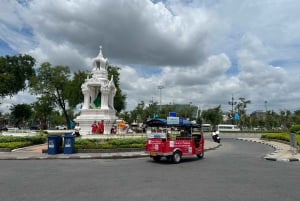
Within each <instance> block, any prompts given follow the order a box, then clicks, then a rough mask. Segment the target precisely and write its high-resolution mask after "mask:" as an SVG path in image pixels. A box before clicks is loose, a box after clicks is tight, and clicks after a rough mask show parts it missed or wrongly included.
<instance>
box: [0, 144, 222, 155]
mask: <svg viewBox="0 0 300 201" xmlns="http://www.w3.org/2000/svg"><path fill="white" fill-rule="evenodd" d="M47 146H48V145H47V144H43V145H38V146H31V147H26V148H22V149H17V150H13V151H12V152H0V160H44V159H121V158H139V157H149V154H147V153H145V152H144V151H140V152H115V153H74V154H63V153H60V154H55V155H49V154H47V153H42V150H43V149H47ZM219 146H221V145H220V144H218V143H215V142H212V141H210V140H206V141H205V151H208V150H213V149H216V148H218V147H219Z"/></svg>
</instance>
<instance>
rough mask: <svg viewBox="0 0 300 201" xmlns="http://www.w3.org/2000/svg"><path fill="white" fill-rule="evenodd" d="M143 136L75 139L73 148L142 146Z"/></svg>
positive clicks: (143, 144)
mask: <svg viewBox="0 0 300 201" xmlns="http://www.w3.org/2000/svg"><path fill="white" fill-rule="evenodd" d="M145 144H146V139H145V138H126V139H125V138H124V139H107V140H100V139H76V140H75V149H115V148H144V147H145Z"/></svg>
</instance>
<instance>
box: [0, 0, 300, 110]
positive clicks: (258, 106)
mask: <svg viewBox="0 0 300 201" xmlns="http://www.w3.org/2000/svg"><path fill="white" fill-rule="evenodd" d="M18 2H22V3H18ZM0 3H1V7H0V55H13V54H19V53H20V54H30V55H32V56H33V57H34V58H35V59H36V60H37V61H38V65H39V64H40V63H42V62H45V61H47V62H50V63H51V64H53V65H68V66H69V67H70V68H71V70H72V71H73V72H74V71H78V70H91V68H92V67H91V60H92V58H94V57H95V56H96V55H97V54H98V51H99V45H101V46H102V47H103V54H104V56H105V57H107V58H108V59H109V62H110V63H111V64H112V65H118V66H120V67H121V69H122V70H121V72H120V73H121V77H120V82H121V87H122V90H123V92H124V93H126V95H127V110H131V109H133V108H134V107H135V106H136V105H137V104H138V103H139V102H140V101H145V102H146V103H147V102H149V100H151V99H153V100H154V101H157V102H158V101H159V90H158V89H157V86H158V85H163V86H165V88H164V89H163V90H162V103H163V104H167V103H170V102H171V103H178V104H187V103H190V102H192V103H193V104H194V105H198V106H199V107H200V108H203V109H207V108H211V107H216V106H218V105H221V107H222V109H223V110H224V111H229V110H230V109H231V106H230V105H229V104H228V101H229V100H231V96H232V95H233V96H234V98H235V99H238V98H239V97H243V98H245V99H247V100H251V102H252V103H251V104H250V105H249V106H248V112H252V111H255V110H264V109H265V101H267V104H268V109H273V110H276V111H280V110H287V109H289V110H292V111H294V110H297V109H300V103H299V99H300V93H299V87H298V86H299V84H300V83H299V82H300V79H299V78H300V77H299V76H300V68H299V67H298V65H299V63H300V58H299V57H300V54H299V49H300V46H299V44H300V35H299V34H298V33H299V29H300V14H299V10H300V2H299V1H297V0H243V1H240V0H222V1H218V0H215V1H211V0H201V1H198V0H195V1H193V0H189V1H186V0H185V1H183V0H172V1H168V0H165V1H150V0H114V1H111V0H100V1H98V0H97V1H96V0H90V1H84V0H69V1H61V0H49V1H38V0H31V1H10V0H0ZM32 101H34V98H33V97H32V96H30V94H28V93H26V92H25V93H24V92H23V93H20V94H18V95H16V96H14V97H12V98H8V97H7V98H4V99H3V100H2V102H3V104H1V105H0V110H1V111H6V110H7V108H9V106H10V105H11V104H19V103H29V102H32Z"/></svg>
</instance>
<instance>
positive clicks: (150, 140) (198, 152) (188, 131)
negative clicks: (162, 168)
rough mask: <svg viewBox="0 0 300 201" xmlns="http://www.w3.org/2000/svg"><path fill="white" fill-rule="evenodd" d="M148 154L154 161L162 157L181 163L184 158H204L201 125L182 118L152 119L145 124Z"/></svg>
mask: <svg viewBox="0 0 300 201" xmlns="http://www.w3.org/2000/svg"><path fill="white" fill-rule="evenodd" d="M145 126H146V131H147V141H146V152H147V153H149V156H150V157H151V158H152V159H153V160H154V161H160V160H161V158H162V157H166V159H167V160H168V161H170V162H174V163H180V161H181V159H182V157H185V156H197V157H198V158H203V156H204V137H203V132H202V128H201V125H198V124H194V123H192V122H191V121H188V120H184V119H182V118H179V117H177V118H175V121H174V117H173V118H172V120H169V119H151V120H148V121H146V122H145Z"/></svg>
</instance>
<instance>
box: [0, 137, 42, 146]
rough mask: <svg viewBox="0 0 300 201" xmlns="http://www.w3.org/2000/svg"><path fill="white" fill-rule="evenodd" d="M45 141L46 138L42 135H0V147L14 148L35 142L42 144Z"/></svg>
mask: <svg viewBox="0 0 300 201" xmlns="http://www.w3.org/2000/svg"><path fill="white" fill-rule="evenodd" d="M46 141H47V138H46V137H44V136H42V135H38V136H25V137H17V136H0V148H10V149H16V148H21V147H26V146H30V145H35V144H43V143H45V142H46Z"/></svg>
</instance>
